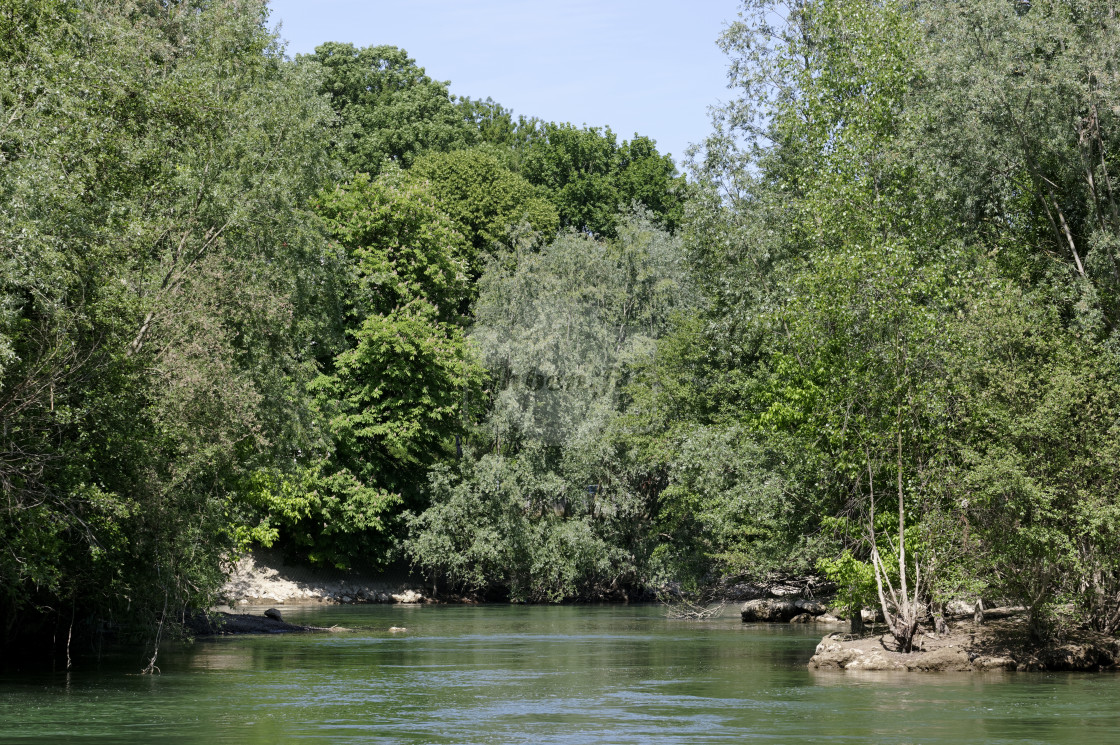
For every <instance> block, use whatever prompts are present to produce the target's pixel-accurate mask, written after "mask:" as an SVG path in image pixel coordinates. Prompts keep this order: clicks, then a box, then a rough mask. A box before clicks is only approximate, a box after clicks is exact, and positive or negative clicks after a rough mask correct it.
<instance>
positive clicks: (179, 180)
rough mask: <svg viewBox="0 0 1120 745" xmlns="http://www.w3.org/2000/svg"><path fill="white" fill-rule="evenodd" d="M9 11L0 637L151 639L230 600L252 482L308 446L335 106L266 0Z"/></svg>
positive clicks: (1, 232) (2, 216)
mask: <svg viewBox="0 0 1120 745" xmlns="http://www.w3.org/2000/svg"><path fill="white" fill-rule="evenodd" d="M0 16H2V17H3V18H4V21H3V22H4V23H8V24H12V23H15V24H16V25H15V26H11V25H9V27H7V28H6V30H7V32H8V33H5V34H3V35H2V40H0V55H2V64H0V68H2V70H3V72H2V73H0V106H2V108H3V110H2V113H0V115H2V118H3V121H4V122H5V124H4V126H3V129H2V130H0V194H2V195H3V202H4V204H5V208H4V210H3V211H2V212H0V243H2V244H3V245H4V246H5V247H6V249H7V250H6V251H5V252H4V253H3V256H2V257H0V264H2V269H0V277H2V278H3V279H2V280H0V339H2V341H0V368H2V373H0V374H2V378H0V418H2V420H3V426H2V430H0V484H2V485H3V489H4V492H5V494H6V495H7V497H8V499H7V500H6V502H5V506H4V507H3V510H2V511H0V534H2V535H3V541H4V543H5V546H6V549H5V552H4V554H5V558H4V559H3V560H2V561H0V571H3V572H4V574H3V579H2V582H0V584H3V586H4V587H5V592H4V601H3V602H4V603H5V605H4V606H3V608H0V616H2V618H3V639H2V640H0V641H2V643H5V644H6V643H7V642H8V641H10V639H12V638H14V637H16V636H19V635H21V634H26V635H34V634H35V633H36V632H37V631H39V630H41V629H44V628H50V627H52V626H53V625H54V624H55V623H56V622H57V620H58V619H57V618H56V615H60V614H62V613H63V612H68V613H70V614H73V615H74V616H75V617H77V618H79V619H81V618H90V617H94V616H98V617H103V618H104V617H115V618H116V619H118V620H119V621H121V622H127V623H136V624H138V625H140V626H142V627H151V626H153V625H154V619H156V618H158V617H160V615H161V614H166V615H165V616H164V617H165V618H168V619H169V618H171V615H172V612H175V613H177V612H179V611H181V610H183V609H185V608H188V607H199V606H205V605H207V604H208V603H209V602H211V599H212V597H213V592H214V591H215V589H216V587H217V586H218V585H219V584H220V582H221V572H220V559H221V557H222V556H223V555H224V553H225V552H226V551H227V550H228V549H229V548H230V547H231V546H232V542H233V536H232V531H231V529H230V526H229V524H228V515H229V513H230V505H231V503H236V501H237V499H238V494H239V490H240V485H241V484H242V483H243V482H244V481H245V479H246V478H248V475H249V474H251V473H253V472H254V471H255V470H257V469H259V468H261V467H263V466H264V465H266V464H273V463H276V462H284V461H285V460H287V461H288V462H291V458H292V456H293V454H294V453H297V452H298V451H299V450H300V448H302V447H306V446H307V444H308V442H309V441H311V440H312V439H314V434H313V429H314V427H313V424H312V414H311V407H310V405H309V400H308V398H307V396H306V395H305V394H304V392H303V389H304V385H305V383H306V382H307V381H308V380H309V379H310V378H311V377H312V374H313V369H312V368H311V365H310V364H309V363H310V360H309V359H308V358H307V357H306V356H305V353H306V351H307V345H308V343H309V341H310V340H311V339H314V338H316V337H319V338H321V339H322V338H324V337H323V336H321V334H323V332H324V331H325V328H326V327H325V324H324V323H323V320H322V319H323V315H322V311H323V308H322V307H321V306H320V305H319V299H318V296H317V288H319V287H321V286H323V285H324V284H327V283H329V282H330V281H331V273H332V270H333V267H334V265H333V264H332V262H331V261H330V258H329V256H328V255H327V252H326V251H325V246H324V245H323V241H322V240H321V239H320V238H319V237H318V235H317V233H316V232H315V230H314V229H313V228H311V227H310V223H311V221H310V219H309V215H308V214H307V212H306V210H305V207H304V205H305V204H306V200H307V198H308V197H309V195H310V194H312V193H313V192H314V191H315V190H317V189H318V188H319V187H320V186H321V185H322V183H323V182H324V180H325V179H326V178H327V177H328V176H329V161H328V159H327V150H326V145H327V143H326V136H325V133H326V128H327V126H328V124H329V122H330V121H331V118H332V115H331V113H330V111H329V108H327V107H326V106H325V105H324V104H323V102H322V101H320V100H319V99H318V98H316V97H315V96H314V95H313V94H312V93H311V91H313V90H314V89H315V88H316V87H317V86H318V80H317V79H316V78H315V77H314V76H313V74H312V73H311V71H310V70H306V69H297V68H296V67H294V66H292V65H290V64H288V63H286V62H284V60H283V57H282V54H281V50H280V49H279V47H277V46H276V43H275V40H274V39H273V37H272V36H271V35H270V34H269V33H268V32H267V30H266V28H265V25H264V24H265V17H266V12H265V8H264V6H263V4H260V3H252V2H250V3H240V4H236V5H211V4H204V3H182V4H173V5H172V6H170V7H161V6H158V5H151V4H141V5H127V6H121V5H119V4H113V3H102V2H94V3H88V4H82V5H75V4H72V3H50V2H35V3H23V2H20V3H14V4H13V3H9V4H7V5H6V6H5V8H4V9H3V12H2V13H0ZM17 19H18V20H17Z"/></svg>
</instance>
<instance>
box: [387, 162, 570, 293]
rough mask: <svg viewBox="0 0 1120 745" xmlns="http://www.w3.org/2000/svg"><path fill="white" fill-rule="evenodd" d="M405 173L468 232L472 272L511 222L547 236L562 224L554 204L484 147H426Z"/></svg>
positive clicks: (482, 263) (502, 237)
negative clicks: (446, 149) (433, 149)
mask: <svg viewBox="0 0 1120 745" xmlns="http://www.w3.org/2000/svg"><path fill="white" fill-rule="evenodd" d="M408 177H409V179H411V180H414V181H415V182H417V183H419V184H422V185H423V186H424V188H426V189H427V191H428V192H429V193H430V194H431V195H432V196H433V197H434V198H435V199H436V200H437V202H438V204H439V207H440V209H441V210H442V211H443V212H444V213H445V214H447V215H448V216H449V217H451V218H452V219H453V220H454V221H455V222H456V224H457V225H458V227H459V230H460V231H461V232H462V233H463V235H465V236H466V237H467V240H468V241H469V242H470V244H471V246H472V247H473V252H472V255H471V256H470V257H469V259H468V262H467V263H468V266H469V269H470V274H471V275H472V276H474V277H477V276H479V275H481V274H482V270H483V268H484V267H485V265H486V261H487V259H488V258H489V257H491V256H492V255H493V254H494V249H495V246H496V245H497V244H499V243H502V242H505V240H506V238H507V235H508V233H509V230H510V228H511V226H514V225H517V224H519V223H522V222H524V223H526V224H528V226H529V227H530V228H531V229H533V230H535V231H536V232H538V233H539V234H540V235H542V236H544V237H546V238H551V237H552V236H553V235H554V234H555V233H556V230H557V229H558V228H559V226H560V220H559V216H558V215H557V213H556V208H555V207H553V206H552V204H551V203H549V202H548V201H546V200H545V199H543V198H541V197H540V196H539V195H538V193H537V189H536V188H534V187H533V186H532V185H531V184H530V183H529V182H528V181H526V180H525V179H523V178H522V177H521V176H518V175H517V174H516V173H514V172H513V171H511V170H509V169H508V168H506V167H504V166H503V165H502V164H501V163H500V162H499V160H498V158H497V157H495V156H494V155H491V154H490V153H489V152H487V151H486V150H482V149H474V150H460V151H456V152H451V153H430V154H428V155H425V156H424V157H422V158H419V159H418V160H417V161H416V163H415V164H414V165H413V167H412V169H411V170H410V171H409V172H408Z"/></svg>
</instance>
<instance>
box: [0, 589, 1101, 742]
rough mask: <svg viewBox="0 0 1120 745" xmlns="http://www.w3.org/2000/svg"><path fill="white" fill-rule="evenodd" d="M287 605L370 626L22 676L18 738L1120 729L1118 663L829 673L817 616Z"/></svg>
mask: <svg viewBox="0 0 1120 745" xmlns="http://www.w3.org/2000/svg"><path fill="white" fill-rule="evenodd" d="M285 616H286V617H287V618H290V619H293V620H295V621H297V622H310V623H314V624H316V625H321V626H330V625H332V624H339V625H342V626H347V627H351V628H356V629H357V630H355V631H353V632H349V633H342V634H316V635H300V636H291V635H283V636H261V637H237V638H224V639H213V640H203V641H199V642H198V643H196V644H194V645H190V646H187V647H184V648H179V649H174V650H170V649H165V650H164V652H163V654H162V655H161V658H160V667H161V668H162V671H163V672H162V675H159V676H155V677H149V676H139V675H135V674H133V673H135V672H136V670H138V669H139V667H140V665H139V664H138V663H137V661H136V660H135V659H133V657H132V656H130V655H127V654H125V655H123V656H121V657H118V658H115V659H106V660H105V661H103V664H102V666H101V668H100V669H96V670H81V671H79V672H75V673H72V674H71V675H70V676H69V677H66V676H22V677H16V676H9V677H7V678H4V679H0V742H2V743H25V742H26V743H30V742H36V743H48V742H49V743H57V742H70V741H76V742H82V743H131V742H149V741H152V740H157V739H158V740H159V741H161V742H171V743H192V744H197V743H202V744H204V745H221V744H223V743H250V744H254V743H261V744H262V745H263V744H264V743H268V744H269V745H274V744H275V743H285V742H299V743H309V744H315V743H530V742H531V743H565V744H572V743H649V742H658V743H731V742H734V743H741V742H744V741H752V740H769V741H771V742H779V743H782V742H799V743H800V742H805V743H898V744H902V743H954V745H959V744H960V743H976V742H985V743H1001V744H1002V743H1078V745H1084V743H1086V742H1090V741H1091V742H1106V741H1109V739H1110V738H1112V737H1115V735H1114V733H1115V732H1117V731H1120V730H1118V729H1117V728H1118V727H1120V712H1118V711H1117V709H1116V706H1115V703H1114V702H1115V701H1116V700H1117V694H1118V693H1120V679H1118V678H1117V677H1116V676H1115V675H1112V674H1105V675H1084V674H1082V675H1076V674H1059V675H1045V674H1007V673H1003V674H998V673H997V674H983V675H969V674H945V675H920V674H910V673H889V674H887V673H879V674H855V675H853V674H851V673H828V672H812V673H811V672H810V671H808V670H806V669H805V662H806V661H807V660H808V658H809V656H810V655H811V654H812V651H813V647H814V646H815V644H816V642H817V641H818V640H819V636H820V633H821V632H819V631H816V630H814V629H812V628H806V627H804V626H778V625H775V626H743V625H742V624H740V623H739V622H738V621H737V620H736V619H735V618H734V617H728V618H724V619H718V620H714V621H707V622H703V623H691V622H680V621H669V620H666V619H665V618H664V615H663V612H662V609H661V608H659V607H640V606H639V607H633V606H630V607H626V606H595V607H587V606H565V607H520V606H450V607H409V608H406V607H399V606H398V607H393V606H388V607H386V606H359V607H355V606H348V607H331V608H319V607H316V608H291V609H288V610H287V611H285ZM391 626H404V627H407V628H408V631H407V632H405V633H398V634H393V633H390V632H389V631H388V629H389V628H390V627H391ZM1086 738H1091V739H1090V740H1087V739H1086Z"/></svg>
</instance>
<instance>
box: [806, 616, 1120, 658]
mask: <svg viewBox="0 0 1120 745" xmlns="http://www.w3.org/2000/svg"><path fill="white" fill-rule="evenodd" d="M915 644H916V646H917V649H916V650H915V651H913V652H910V653H905V652H901V651H899V650H898V648H897V645H896V644H895V641H894V639H893V638H892V637H891V636H890V634H886V633H884V634H878V635H876V634H873V635H869V636H863V637H852V636H851V635H849V634H843V633H832V634H828V635H827V636H825V637H824V638H823V639H822V640H821V642H820V644H818V645H817V648H816V652H815V653H814V655H813V657H812V658H811V659H810V660H809V669H810V670H850V671H861V670H862V671H868V670H875V671H910V672H986V671H993V670H1003V671H1042V670H1051V671H1061V670H1066V671H1100V670H1113V669H1117V668H1118V667H1120V640H1118V639H1115V638H1112V637H1108V636H1105V635H1103V634H1098V633H1096V632H1092V631H1089V630H1086V629H1078V630H1075V631H1073V632H1071V633H1069V634H1068V635H1067V636H1066V637H1065V638H1063V639H1060V640H1055V641H1051V642H1046V643H1043V644H1039V643H1037V642H1032V641H1031V640H1030V639H1029V637H1028V634H1027V625H1026V617H1025V615H1022V614H1013V615H1008V616H1007V617H1006V618H1001V619H998V620H992V621H988V622H986V623H984V624H982V625H978V624H976V623H975V622H973V621H972V620H961V621H955V622H950V623H949V630H948V633H946V634H940V635H937V634H933V633H920V634H919V635H918V637H917V639H916V640H915Z"/></svg>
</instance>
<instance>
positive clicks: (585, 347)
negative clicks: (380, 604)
mask: <svg viewBox="0 0 1120 745" xmlns="http://www.w3.org/2000/svg"><path fill="white" fill-rule="evenodd" d="M682 258H683V257H682V254H681V247H680V243H679V242H678V241H676V240H675V239H673V238H671V237H670V236H668V235H666V234H665V233H664V232H662V231H661V230H659V229H657V228H656V227H654V226H653V225H651V224H650V222H649V220H648V219H646V218H642V217H637V218H632V219H630V220H628V221H627V222H626V223H624V225H623V227H622V229H621V230H620V231H619V238H618V240H617V241H615V242H612V243H602V242H599V241H596V240H594V239H592V238H590V237H588V236H581V235H576V234H570V233H569V234H563V235H561V236H560V237H559V238H558V239H557V240H556V241H555V242H553V243H552V244H551V245H549V246H546V247H544V248H542V249H540V250H539V251H537V250H532V249H531V248H530V247H526V246H524V245H518V246H515V248H514V250H513V252H512V253H510V254H509V255H506V256H499V257H498V258H497V259H496V260H495V261H493V262H492V263H491V265H490V267H489V269H488V271H487V272H486V274H484V275H483V277H482V279H481V281H480V294H479V298H478V301H477V303H476V306H475V308H476V323H475V327H474V329H473V331H472V333H471V339H472V341H473V342H474V343H475V344H476V346H477V347H478V349H479V351H480V354H481V358H482V360H483V362H484V363H485V365H486V367H487V368H488V369H489V371H490V375H491V380H492V387H491V389H490V391H489V394H490V395H489V398H490V401H489V406H488V411H487V414H486V418H485V420H484V421H483V423H482V424H481V426H480V427H478V429H477V430H476V431H475V432H474V433H473V434H472V436H471V438H469V439H468V441H467V442H466V444H465V447H464V457H463V459H462V461H461V462H460V464H459V469H458V473H452V472H447V471H441V472H439V475H437V476H436V477H433V481H432V484H431V501H432V506H431V507H430V508H429V509H428V510H427V511H425V512H423V513H422V514H420V515H418V516H416V517H415V518H413V519H412V520H411V528H412V530H411V537H410V540H409V543H408V545H407V550H408V553H409V555H410V556H411V558H412V559H413V561H414V562H415V563H416V564H417V565H418V566H419V567H420V568H421V569H423V570H424V571H425V572H426V573H427V574H429V575H431V576H432V577H433V578H437V579H441V580H443V581H445V582H447V583H449V584H450V585H451V586H453V587H456V588H459V589H461V590H464V591H468V592H479V593H484V594H485V593H495V592H502V593H508V594H510V595H511V596H512V597H514V598H518V599H524V600H536V601H540V600H558V599H562V598H593V597H607V596H617V595H619V594H621V593H623V592H629V591H632V590H633V589H635V588H636V587H637V586H638V585H639V584H640V581H641V578H642V565H643V563H644V562H645V560H646V557H647V556H648V553H649V550H650V548H651V547H650V545H649V543H650V541H649V532H648V530H649V520H650V510H651V507H652V498H653V493H652V491H651V484H649V483H648V482H643V481H642V480H641V479H640V478H634V475H635V471H634V470H633V469H632V464H630V463H628V462H627V460H626V455H625V452H624V450H622V449H620V448H619V447H618V445H616V443H615V441H614V438H615V434H614V431H613V430H612V422H614V421H615V419H616V418H617V412H618V410H619V407H620V405H621V402H620V394H621V391H622V388H623V386H624V384H625V382H626V380H627V378H628V376H629V370H630V367H631V365H633V364H636V363H638V362H640V361H643V360H645V359H648V357H649V355H650V354H651V352H652V349H653V343H654V340H655V339H656V338H657V337H658V336H660V335H661V334H662V333H664V331H665V329H666V328H667V327H668V324H669V318H670V316H671V315H672V314H673V313H674V312H675V311H676V310H677V309H679V308H681V307H683V306H685V305H686V304H687V303H688V302H689V297H690V294H689V291H688V289H687V284H686V281H685V277H684V272H685V267H684V265H683V262H682ZM494 536H499V539H497V540H496V541H495V540H493V538H494ZM491 546H492V548H491ZM488 552H489V553H488ZM469 557H479V558H477V559H471V558H469ZM476 561H479V562H481V566H479V565H477V564H475V562H476Z"/></svg>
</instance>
